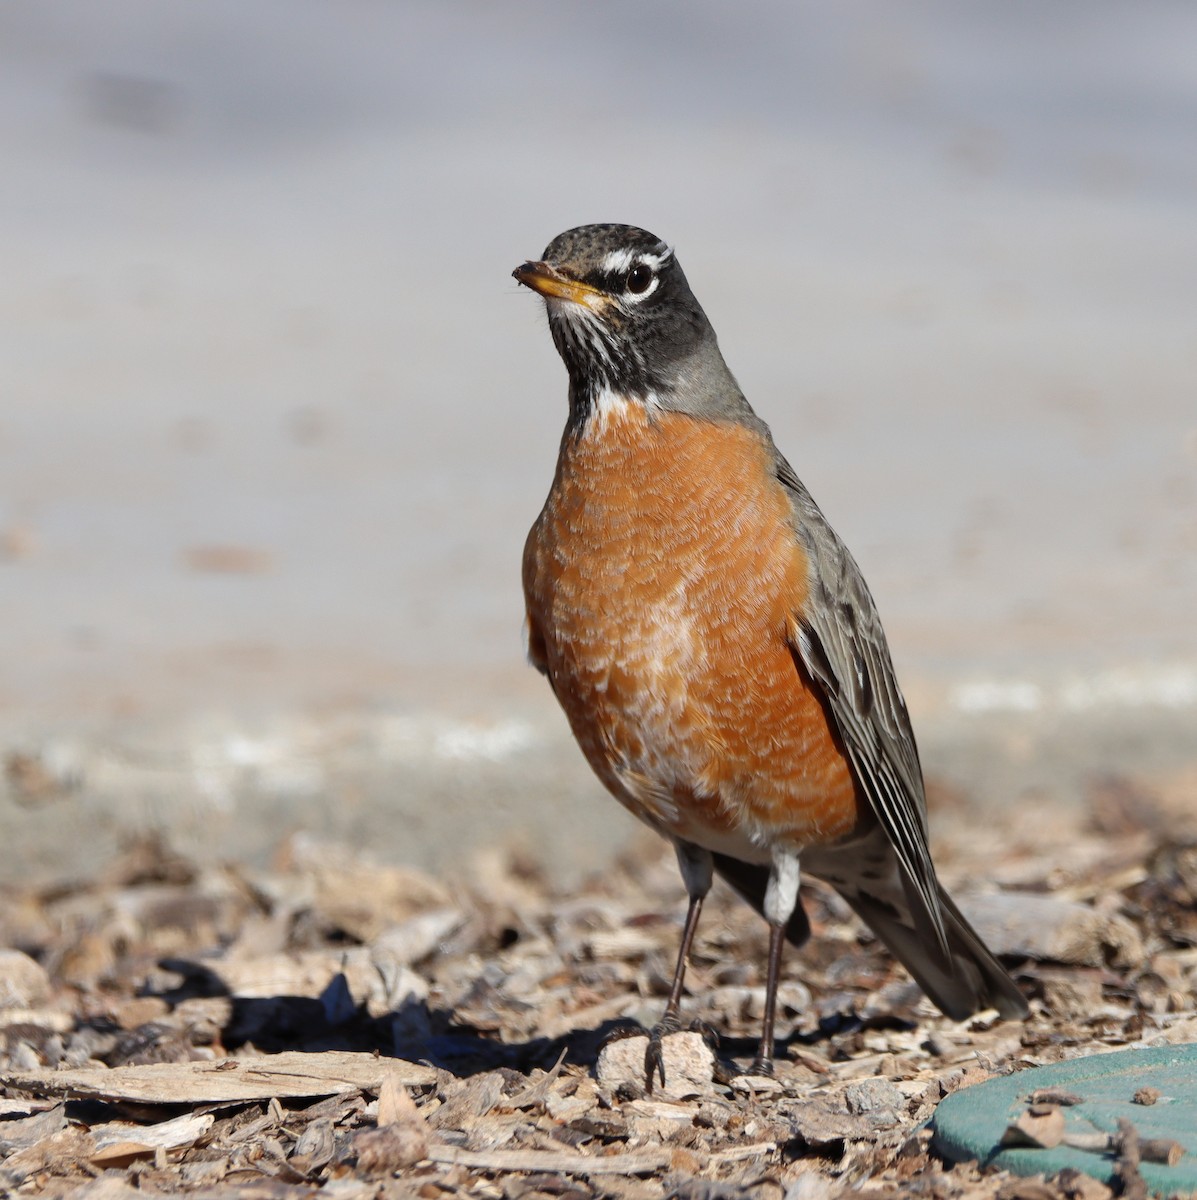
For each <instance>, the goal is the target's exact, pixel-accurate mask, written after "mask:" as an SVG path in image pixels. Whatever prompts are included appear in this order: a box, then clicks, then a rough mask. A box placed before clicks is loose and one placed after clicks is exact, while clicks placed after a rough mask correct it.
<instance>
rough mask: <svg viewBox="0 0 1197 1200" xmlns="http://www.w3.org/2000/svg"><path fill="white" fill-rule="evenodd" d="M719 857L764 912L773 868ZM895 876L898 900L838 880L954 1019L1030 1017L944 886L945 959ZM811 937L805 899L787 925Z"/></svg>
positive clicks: (796, 939) (789, 932) (719, 864)
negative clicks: (989, 1013)
mask: <svg viewBox="0 0 1197 1200" xmlns="http://www.w3.org/2000/svg"><path fill="white" fill-rule="evenodd" d="M714 858H715V870H716V871H718V872H719V874H720V875H721V876H722V877H723V878H724V879H725V880H727V882H728V883H729V884H731V886H732V887H733V888H734V889H735V890H736V892H738V893H739V895H740V896H741V897H742V898H743V899H744V900H745V901H746V902H747V903H748V904H750V905H751V906H752V907H753V908H754V909H756V911H757V912H762V911H763V909H764V907H765V888H766V887H767V886H768V884H769V868H768V867H765V866H761V865H759V864H755V863H745V862H741V861H740V860H739V859H736V858H728V857H727V856H726V855H724V854H716V855H715V856H714ZM891 880H892V885H893V890H894V891H895V892H898V896H897V897H895V898H894V899H893V900H891V899H882V898H880V897H878V896H873V895H870V894H869V893H868V892H865V891H862V890H860V888H859V887H858V886H852V885H849V884H847V883H846V882H845V881H844V880H842V879H836V880H835V886H836V890H837V891H838V892H839V893H840V894H841V895H842V896H843V897H844V899H845V900H846V901H847V902H848V903H849V904H850V905H851V906H852V908H853V909H854V910H855V911H856V914H857V915H858V916H859V917H860V919H861V920H862V921H864V923H865V924H866V925H868V926H869V928H870V929H872V930H873V932H874V933H875V934H876V935H877V936H878V937H879V938H880V939H881V941H882V942H883V943H884V944H885V945H886V946H887V947H888V948H889V950H890V953H892V954H893V956H894V957H895V958H896V959H897V960H898V961H899V962H900V963H901V964H902V965H903V966H904V967H905V968H906V969H907V970H908V971H909V972H910V974H911V975H912V976H913V977H914V980H915V982H916V983H917V984H918V985H919V987H921V988H922V989H923V991H924V992H926V993H927V995H928V996H929V997H930V998H931V1000H932V1002H933V1003H934V1004H935V1005H936V1006H937V1007H938V1008H939V1009H940V1010H941V1011H942V1012H943V1013H945V1014H946V1015H947V1016H949V1017H951V1018H952V1020H954V1021H963V1020H965V1019H967V1018H968V1017H971V1016H972V1015H973V1013H976V1012H980V1011H981V1009H984V1008H995V1009H997V1011H998V1012H999V1013H1000V1014H1001V1015H1002V1016H1003V1017H1006V1018H1007V1019H1009V1020H1019V1019H1021V1018H1023V1017H1025V1016H1026V1015H1027V1002H1026V999H1025V998H1024V997H1023V994H1022V993H1021V992H1020V991H1019V990H1018V988H1017V986H1016V985H1015V983H1014V980H1012V979H1011V978H1010V976H1009V975H1007V974H1006V970H1005V968H1004V967H1003V966H1002V964H1001V963H999V962H998V960H997V959H996V958H994V956H993V955H992V954H991V953H990V952H989V950H988V949H987V948H986V946H985V943H984V942H982V941H981V939H980V938H979V937H978V936H977V934H976V932H975V930H974V929H973V927H972V926H971V925H970V924H969V923H968V921H966V920H965V918H964V916H963V914H962V913H961V912H960V910H959V909H958V908H957V907H956V905H955V904H954V903H953V902H952V898H951V897H950V896H949V895H948V894H947V892H945V891H944V890H943V887H942V886H941V887H940V888H939V905H940V909H941V911H942V913H943V922H944V927H945V929H946V931H947V935H948V949H949V951H950V954H951V957H950V959H945V958H944V955H943V951H942V950H941V949H940V947H939V943H938V939H937V938H936V936H935V933H934V931H933V930H932V929H931V928H930V922H929V920H928V928H927V930H926V931H925V932H923V931H920V930H919V929H918V927H917V922H916V921H915V920H914V919H913V918H912V917H911V916H910V913H909V905H908V902H907V898H906V896H905V895H904V894H902V892H901V889H900V885H899V884H898V882H897V879H896V877H894V876H891ZM864 886H867V887H871V888H873V890H875V891H884V890H886V889H885V887H884V884H881V883H879V882H878V881H874V882H871V883H869V884H865V885H864ZM895 900H896V901H897V902H896V903H895V902H894V901H895ZM809 937H810V922H809V921H808V920H807V917H806V912H805V911H804V910H803V908H802V901H801V900H799V901H798V906H797V907H796V908H795V909H794V915H793V916H792V917H791V918H790V923H789V924H788V925H787V926H786V940H787V941H789V942H791V943H792V944H793V945H795V946H801V945H802V944H803V943H804V942H805V941H806V940H807V938H809Z"/></svg>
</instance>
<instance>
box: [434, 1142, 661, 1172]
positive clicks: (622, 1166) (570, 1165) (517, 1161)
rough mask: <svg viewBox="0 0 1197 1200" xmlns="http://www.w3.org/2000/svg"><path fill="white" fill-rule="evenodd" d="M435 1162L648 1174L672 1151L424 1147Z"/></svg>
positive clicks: (511, 1168) (501, 1168) (503, 1168)
mask: <svg viewBox="0 0 1197 1200" xmlns="http://www.w3.org/2000/svg"><path fill="white" fill-rule="evenodd" d="M428 1158H429V1159H430V1160H431V1161H432V1162H435V1163H449V1164H452V1165H454V1166H459V1167H470V1168H472V1169H474V1170H476V1171H528V1172H532V1171H543V1172H546V1173H549V1174H552V1173H556V1174H559V1175H648V1174H650V1173H651V1172H653V1171H659V1170H660V1169H661V1168H662V1167H666V1166H668V1165H669V1164H670V1163H671V1161H672V1159H673V1153H672V1151H671V1150H670V1149H669V1148H668V1147H666V1146H654V1147H652V1148H651V1149H649V1148H646V1149H643V1150H633V1151H630V1152H629V1153H627V1154H604V1155H590V1154H569V1153H567V1152H565V1151H561V1152H554V1151H551V1150H465V1149H462V1148H460V1147H458V1146H445V1145H439V1144H438V1145H434V1146H429V1147H428Z"/></svg>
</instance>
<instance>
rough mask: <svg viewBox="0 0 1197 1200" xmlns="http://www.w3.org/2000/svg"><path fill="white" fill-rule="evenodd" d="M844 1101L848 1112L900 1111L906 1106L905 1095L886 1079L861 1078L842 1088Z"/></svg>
mask: <svg viewBox="0 0 1197 1200" xmlns="http://www.w3.org/2000/svg"><path fill="white" fill-rule="evenodd" d="M844 1103H845V1104H847V1106H848V1111H849V1112H850V1113H857V1114H862V1113H879V1112H891V1113H900V1112H902V1111H903V1110H904V1109H905V1107H906V1097H905V1096H904V1095H903V1094H902V1092H901V1090H900V1089H899V1088H898V1086H897V1085H896V1084H894V1083H891V1082H890V1081H889V1080H888V1079H880V1078H877V1079H861V1080H858V1081H857V1082H856V1083H850V1084H849V1085H848V1087H847V1088H846V1089H845V1090H844Z"/></svg>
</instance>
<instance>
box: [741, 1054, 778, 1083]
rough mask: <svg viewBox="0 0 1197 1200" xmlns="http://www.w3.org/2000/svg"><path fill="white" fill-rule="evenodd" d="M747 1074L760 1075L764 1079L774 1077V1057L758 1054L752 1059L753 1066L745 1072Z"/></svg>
mask: <svg viewBox="0 0 1197 1200" xmlns="http://www.w3.org/2000/svg"><path fill="white" fill-rule="evenodd" d="M744 1074H745V1075H759V1076H761V1077H762V1078H764V1079H772V1078H773V1059H772V1058H766V1057H765V1056H764V1055H763V1054H758V1055H757V1056H756V1058H754V1059H753V1060H752V1066H750V1067H749V1068H748V1070H747V1071H745V1072H744Z"/></svg>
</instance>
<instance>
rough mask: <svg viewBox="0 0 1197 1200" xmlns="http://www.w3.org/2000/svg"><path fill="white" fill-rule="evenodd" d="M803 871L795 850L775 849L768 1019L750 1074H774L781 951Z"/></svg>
mask: <svg viewBox="0 0 1197 1200" xmlns="http://www.w3.org/2000/svg"><path fill="white" fill-rule="evenodd" d="M800 879H801V871H800V870H799V868H798V855H797V854H796V853H795V852H794V851H793V850H788V849H784V848H782V847H779V846H775V847H774V849H773V869H772V870H771V871H770V872H769V886H768V887H767V888H766V889H765V906H764V907H765V919H766V920H767V921H768V922H769V965H768V968H767V970H766V973H765V1019H764V1021H763V1023H762V1025H761V1044H760V1047H759V1049H758V1050H757V1052H756V1058H755V1060H754V1061H753V1064H752V1067H751V1068H750V1069H749V1074H751V1075H772V1074H773V1023H774V1020H775V1018H776V1016H777V984H778V980H779V978H780V976H781V952H782V948H783V947H784V945H785V934H786V925H788V924H789V920H790V918H791V917H792V916H793V915H794V908H795V906H796V905H797V903H798V883H799V880H800Z"/></svg>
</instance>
